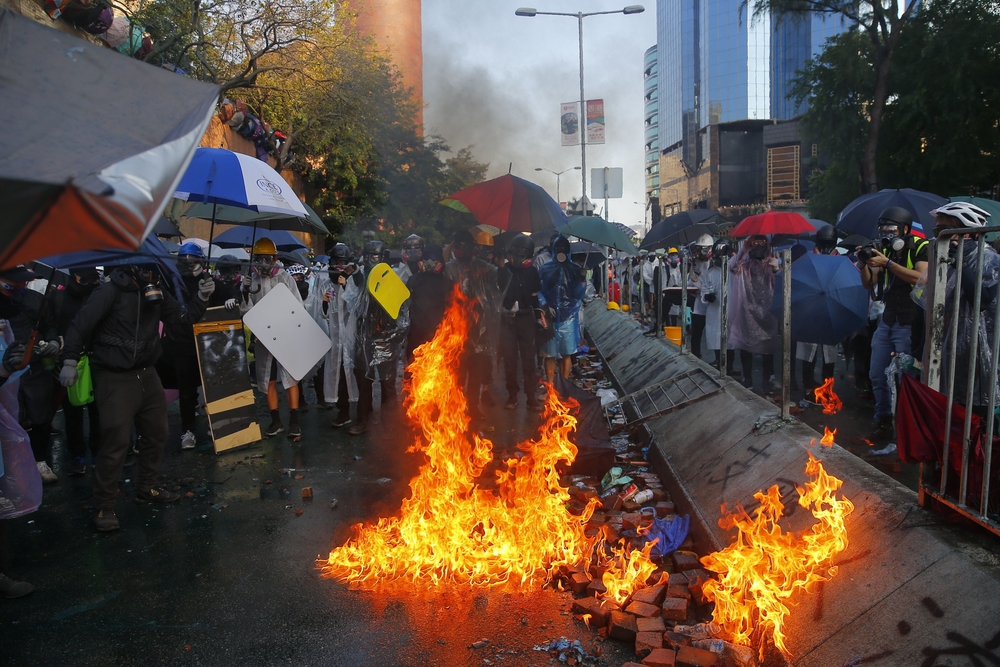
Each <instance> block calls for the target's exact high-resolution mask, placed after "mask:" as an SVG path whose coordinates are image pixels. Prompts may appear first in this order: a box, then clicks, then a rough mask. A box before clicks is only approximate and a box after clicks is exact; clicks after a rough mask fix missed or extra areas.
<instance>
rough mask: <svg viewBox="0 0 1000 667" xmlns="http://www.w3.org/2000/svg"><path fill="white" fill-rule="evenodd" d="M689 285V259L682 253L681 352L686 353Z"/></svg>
mask: <svg viewBox="0 0 1000 667" xmlns="http://www.w3.org/2000/svg"><path fill="white" fill-rule="evenodd" d="M687 283H688V258H687V253H686V252H684V253H681V352H686V351H687V348H688V328H687V303H688V300H687Z"/></svg>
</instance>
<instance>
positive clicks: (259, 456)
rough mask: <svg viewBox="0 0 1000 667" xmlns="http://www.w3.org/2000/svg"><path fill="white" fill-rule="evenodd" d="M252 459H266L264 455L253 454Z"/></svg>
mask: <svg viewBox="0 0 1000 667" xmlns="http://www.w3.org/2000/svg"><path fill="white" fill-rule="evenodd" d="M250 458H252V459H262V458H264V455H263V454H251V455H250Z"/></svg>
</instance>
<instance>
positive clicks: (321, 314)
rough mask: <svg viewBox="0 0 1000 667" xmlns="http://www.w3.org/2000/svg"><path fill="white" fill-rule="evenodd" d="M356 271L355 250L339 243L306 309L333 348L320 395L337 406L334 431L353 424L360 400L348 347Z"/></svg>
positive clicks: (356, 288) (319, 376)
mask: <svg viewBox="0 0 1000 667" xmlns="http://www.w3.org/2000/svg"><path fill="white" fill-rule="evenodd" d="M355 271H357V265H355V264H354V260H353V257H352V255H351V249H350V248H348V247H347V246H346V245H344V244H343V243H338V244H337V245H335V246H334V247H333V250H331V251H330V264H329V267H328V268H327V272H326V275H325V276H322V275H321V276H319V279H318V280H317V282H316V286H315V289H314V290H313V291H312V293H311V294H310V295H309V298H308V299H307V300H306V303H305V305H306V309H307V310H308V311H309V312H310V314H311V315H312V316H313V318H314V319H316V321H317V322H318V323H319V325H320V327H321V328H322V329H323V331H324V332H325V333H326V334H327V335H328V336H329V337H330V343H331V344H330V349H329V350H328V351H327V353H326V357H325V359H324V360H323V363H322V365H321V366H320V371H319V372H318V373H317V385H316V394H317V396H320V395H322V396H323V400H324V401H326V404H327V405H328V406H333V405H336V406H337V415H336V417H334V419H333V424H332V425H333V427H334V428H340V427H341V426H346V425H347V424H350V423H351V405H350V404H351V402H357V400H358V395H357V384H356V382H352V381H351V378H350V377H349V376H351V375H352V372H353V371H352V370H351V369H352V368H353V363H352V360H351V354H352V352H353V350H352V349H351V348H350V345H349V344H348V337H349V335H350V332H349V327H350V325H351V321H350V319H351V313H352V310H353V307H354V304H355V302H356V300H357V298H358V292H359V291H360V287H359V286H358V285H357V283H355V281H354V280H351V275H352V274H354V272H355ZM319 382H321V383H322V384H319ZM321 388H322V393H321V391H320V389H321Z"/></svg>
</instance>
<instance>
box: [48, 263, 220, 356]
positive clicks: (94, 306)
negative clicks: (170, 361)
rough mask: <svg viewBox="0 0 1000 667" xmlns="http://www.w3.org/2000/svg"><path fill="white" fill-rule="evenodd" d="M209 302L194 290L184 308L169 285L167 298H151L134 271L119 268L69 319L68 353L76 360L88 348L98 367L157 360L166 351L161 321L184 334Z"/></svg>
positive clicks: (198, 318) (66, 346) (172, 331)
mask: <svg viewBox="0 0 1000 667" xmlns="http://www.w3.org/2000/svg"><path fill="white" fill-rule="evenodd" d="M207 305H208V304H206V303H205V302H204V301H202V300H201V299H200V298H199V297H198V295H197V294H195V296H194V297H193V298H192V299H191V301H190V303H188V305H187V308H185V307H183V306H182V305H181V304H180V303H178V302H177V300H176V299H174V298H173V297H172V296H171V295H170V294H169V292H168V291H167V290H164V291H163V300H162V301H157V302H155V303H146V302H144V301H143V299H142V294H141V293H140V291H139V288H138V287H137V286H136V284H135V282H134V281H133V280H132V277H131V276H130V275H129V274H128V273H126V272H125V270H124V269H115V271H114V272H113V273H112V274H111V281H110V282H107V283H104V284H102V285H101V286H100V287H98V288H97V289H96V290H94V293H93V294H91V295H90V298H89V299H88V300H87V303H86V304H84V306H83V308H82V309H81V310H80V312H79V313H78V314H77V316H76V319H74V320H73V324H71V325H70V328H69V331H68V332H67V334H66V344H65V347H64V348H63V356H64V358H65V359H71V360H73V361H77V360H79V359H80V355H81V354H82V353H83V351H84V350H85V349H88V350H91V357H90V361H91V365H92V366H93V367H94V368H95V369H104V370H110V371H119V372H120V371H131V370H136V369H140V368H146V367H148V366H152V365H153V364H155V363H156V360H157V359H159V357H160V353H161V348H160V321H161V320H162V321H163V323H164V326H166V327H167V329H168V330H171V334H172V335H181V334H180V333H178V332H179V326H180V325H181V324H187V325H191V324H194V323H195V322H197V321H199V320H200V319H201V318H202V316H203V315H204V314H205V307H206V306H207Z"/></svg>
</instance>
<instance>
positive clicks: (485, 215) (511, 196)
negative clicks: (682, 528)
mask: <svg viewBox="0 0 1000 667" xmlns="http://www.w3.org/2000/svg"><path fill="white" fill-rule="evenodd" d="M440 203H442V204H444V205H445V206H447V207H449V208H453V209H455V210H456V211H462V212H463V213H471V214H472V215H473V216H475V218H476V220H477V221H479V223H480V224H483V225H491V226H493V227H496V228H498V229H502V230H504V231H508V232H538V231H542V230H544V229H551V228H552V227H560V226H562V225H565V224H566V214H565V213H563V210H562V209H561V208H559V204H557V203H556V201H555V200H554V199H553V198H552V197H550V196H549V194H548V193H547V192H546V191H545V190H543V189H542V188H540V187H539V186H537V185H535V184H534V183H532V182H531V181H526V180H524V179H523V178H518V177H517V176H512V175H510V174H505V175H503V176H501V177H499V178H494V179H493V180H490V181H483V182H482V183H477V184H475V185H472V186H469V187H467V188H465V189H464V190H459V191H458V192H456V193H455V194H453V195H450V196H448V197H445V198H444V199H442V200H441V202H440Z"/></svg>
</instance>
